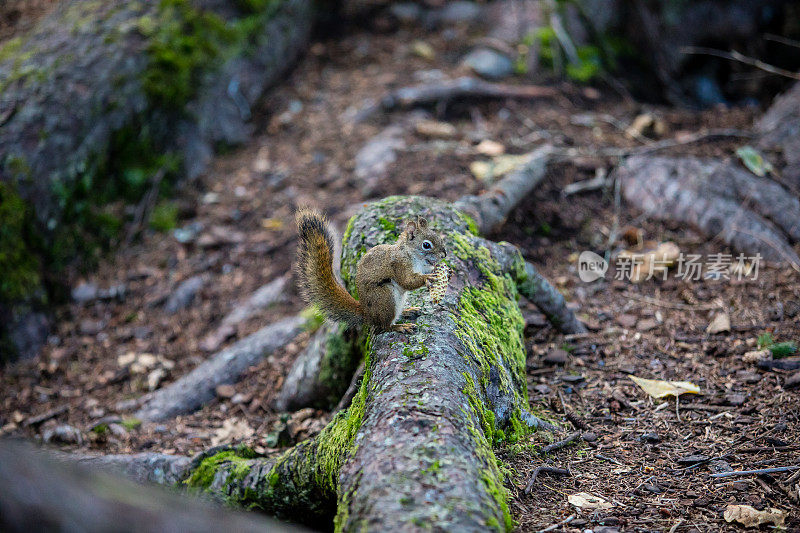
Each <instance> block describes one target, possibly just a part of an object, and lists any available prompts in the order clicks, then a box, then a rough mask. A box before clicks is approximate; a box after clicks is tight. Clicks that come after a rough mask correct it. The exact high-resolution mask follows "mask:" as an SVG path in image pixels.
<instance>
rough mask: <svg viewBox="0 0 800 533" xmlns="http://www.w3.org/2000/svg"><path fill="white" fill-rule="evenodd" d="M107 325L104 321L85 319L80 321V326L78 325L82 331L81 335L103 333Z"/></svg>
mask: <svg viewBox="0 0 800 533" xmlns="http://www.w3.org/2000/svg"><path fill="white" fill-rule="evenodd" d="M105 325H106V324H105V322H103V321H102V320H89V319H84V320H81V321H80V324H78V330H79V331H80V333H81V335H97V334H98V333H100V332H101V331H103V328H104V327H105Z"/></svg>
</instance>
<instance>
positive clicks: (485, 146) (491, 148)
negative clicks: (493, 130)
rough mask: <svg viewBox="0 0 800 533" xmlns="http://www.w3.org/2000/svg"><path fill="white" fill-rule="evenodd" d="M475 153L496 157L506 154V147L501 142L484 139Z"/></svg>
mask: <svg viewBox="0 0 800 533" xmlns="http://www.w3.org/2000/svg"><path fill="white" fill-rule="evenodd" d="M475 151H476V152H478V153H479V154H482V155H488V156H496V155H502V154H504V153H505V152H506V147H505V146H503V145H502V144H500V143H499V142H495V141H492V140H490V139H484V140H482V141H481V142H479V143H478V145H477V146H476V147H475Z"/></svg>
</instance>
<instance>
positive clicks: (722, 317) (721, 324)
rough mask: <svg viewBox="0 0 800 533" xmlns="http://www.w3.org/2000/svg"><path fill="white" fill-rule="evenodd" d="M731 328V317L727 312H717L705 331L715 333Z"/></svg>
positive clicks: (710, 333)
mask: <svg viewBox="0 0 800 533" xmlns="http://www.w3.org/2000/svg"><path fill="white" fill-rule="evenodd" d="M730 330H731V317H729V316H728V314H727V313H718V314H717V315H716V316H714V318H713V319H712V320H711V323H710V324H709V325H708V327H707V328H706V333H708V334H709V335H715V334H717V333H723V332H725V331H730Z"/></svg>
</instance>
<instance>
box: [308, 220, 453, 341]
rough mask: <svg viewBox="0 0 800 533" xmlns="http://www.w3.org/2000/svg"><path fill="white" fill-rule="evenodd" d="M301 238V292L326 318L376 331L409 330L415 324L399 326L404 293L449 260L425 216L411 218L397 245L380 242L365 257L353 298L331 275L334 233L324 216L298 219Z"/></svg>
mask: <svg viewBox="0 0 800 533" xmlns="http://www.w3.org/2000/svg"><path fill="white" fill-rule="evenodd" d="M296 221H297V229H298V233H299V234H300V243H299V246H298V254H297V256H298V261H297V275H298V276H297V277H298V284H299V288H300V292H301V294H302V295H303V297H304V298H305V300H306V301H307V302H309V303H313V304H316V305H317V306H318V307H319V308H320V309H321V310H322V312H323V313H324V314H325V315H327V316H328V318H330V319H332V320H335V321H340V322H346V323H348V324H350V325H354V326H356V325H366V326H371V327H373V328H375V330H376V331H398V332H409V331H413V330H414V328H415V327H416V326H415V324H395V323H394V322H395V321H396V320H397V319H398V318H399V317H400V315H401V314H404V313H412V312H415V311H419V308H408V309H403V306H404V305H405V299H406V293H407V292H408V291H411V290H414V289H418V288H420V287H422V286H423V285H425V284H427V283H429V282H432V281H433V278H434V274H432V272H433V269H434V266H435V265H436V264H437V263H438V262H439V261H441V260H442V259H444V258H445V257H446V256H447V251H446V250H445V246H444V241H443V240H442V237H441V236H440V235H439V234H438V233H437V232H435V231H433V230H432V229H430V228H429V227H428V221H427V220H426V219H425V218H422V217H418V218H416V219H411V220H407V221H406V222H405V224H404V227H403V232H402V233H401V234H400V236H399V237H398V238H397V242H396V243H395V244H381V245H378V246H375V247H374V248H371V249H370V250H368V251H367V253H365V254H364V256H363V257H361V259H360V260H359V262H358V265H357V266H356V289H357V290H358V296H359V298H360V299H359V300H356V299H355V298H353V297H352V296H351V295H350V293H348V292H347V289H345V288H344V286H343V285H342V284H341V283H340V282H339V281H338V280H337V278H336V277H335V276H334V272H333V261H334V254H335V247H334V242H335V240H336V237H335V232H334V231H333V229H332V228H331V227H330V226H329V224H328V223H327V221H326V219H325V217H324V216H323V215H322V214H320V213H319V212H318V211H315V210H312V209H301V210H299V211H298V212H297V215H296Z"/></svg>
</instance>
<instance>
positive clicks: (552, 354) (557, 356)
mask: <svg viewBox="0 0 800 533" xmlns="http://www.w3.org/2000/svg"><path fill="white" fill-rule="evenodd" d="M567 361H569V353H567V351H566V350H562V349H560V348H555V349H554V350H550V351H549V352H547V355H545V356H544V357H543V358H542V362H543V363H545V364H546V365H566V364H567ZM565 377H566V376H565Z"/></svg>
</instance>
